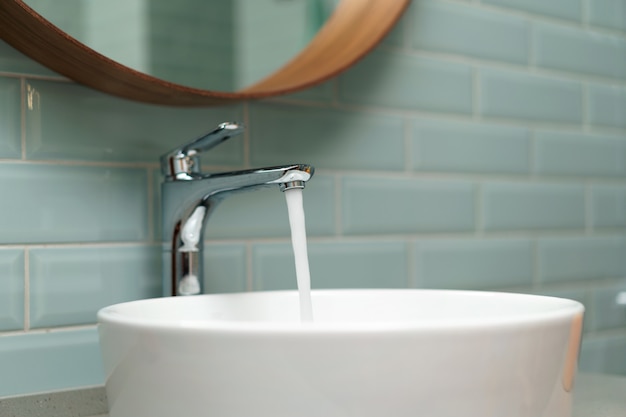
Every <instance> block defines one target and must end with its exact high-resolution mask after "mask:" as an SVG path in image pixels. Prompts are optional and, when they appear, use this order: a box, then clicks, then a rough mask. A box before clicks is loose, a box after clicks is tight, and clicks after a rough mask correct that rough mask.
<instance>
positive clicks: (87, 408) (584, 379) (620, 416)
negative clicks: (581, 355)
mask: <svg viewBox="0 0 626 417" xmlns="http://www.w3.org/2000/svg"><path fill="white" fill-rule="evenodd" d="M0 416H1V417H107V405H106V394H105V392H104V388H102V387H96V388H89V389H81V390H75V391H62V392H55V393H49V394H37V395H29V396H21V397H11V398H4V399H2V398H0ZM625 416H626V377H624V376H617V375H596V374H580V375H578V377H577V379H576V388H575V391H574V413H573V416H572V417H625Z"/></svg>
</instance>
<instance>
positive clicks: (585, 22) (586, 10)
mask: <svg viewBox="0 0 626 417" xmlns="http://www.w3.org/2000/svg"><path fill="white" fill-rule="evenodd" d="M589 6H590V4H589V0H582V1H581V5H580V7H581V15H582V27H583V28H584V29H586V30H589V29H592V27H591V26H590V23H589V20H590V19H589V17H590V12H591V10H590V7H589Z"/></svg>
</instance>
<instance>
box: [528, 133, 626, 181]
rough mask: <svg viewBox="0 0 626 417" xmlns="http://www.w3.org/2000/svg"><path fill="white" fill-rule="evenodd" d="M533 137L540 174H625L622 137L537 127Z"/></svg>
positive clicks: (623, 141)
mask: <svg viewBox="0 0 626 417" xmlns="http://www.w3.org/2000/svg"><path fill="white" fill-rule="evenodd" d="M535 138H536V146H535V161H536V170H537V172H538V173H540V174H548V175H584V176H607V177H622V176H624V175H626V141H625V140H624V139H623V138H621V137H609V136H597V135H584V134H578V133H569V132H568V133H563V132H547V131H539V132H537V133H536V135H535Z"/></svg>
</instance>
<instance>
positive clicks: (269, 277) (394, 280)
mask: <svg viewBox="0 0 626 417" xmlns="http://www.w3.org/2000/svg"><path fill="white" fill-rule="evenodd" d="M252 250H253V252H252V253H253V273H254V289H255V290H277V289H295V288H297V285H296V276H295V266H294V259H293V250H292V248H291V245H290V244H287V243H284V244H283V243H280V244H279V243H276V244H270V243H268V244H257V245H254V247H253V249H252ZM308 253H309V264H310V270H311V288H314V289H316V288H318V289H319V288H406V286H407V269H406V265H407V253H406V245H405V244H404V243H402V242H324V243H321V242H315V243H309V245H308Z"/></svg>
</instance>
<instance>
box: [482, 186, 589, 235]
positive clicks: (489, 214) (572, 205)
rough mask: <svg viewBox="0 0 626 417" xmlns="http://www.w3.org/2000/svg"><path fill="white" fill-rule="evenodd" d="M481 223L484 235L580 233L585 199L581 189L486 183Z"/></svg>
mask: <svg viewBox="0 0 626 417" xmlns="http://www.w3.org/2000/svg"><path fill="white" fill-rule="evenodd" d="M483 192H484V201H483V209H484V223H485V229H486V230H488V231H503V230H524V229H527V230H536V229H582V228H584V226H585V198H584V188H583V186H582V185H559V184H526V183H505V182H501V183H487V184H485V185H484V189H483Z"/></svg>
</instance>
